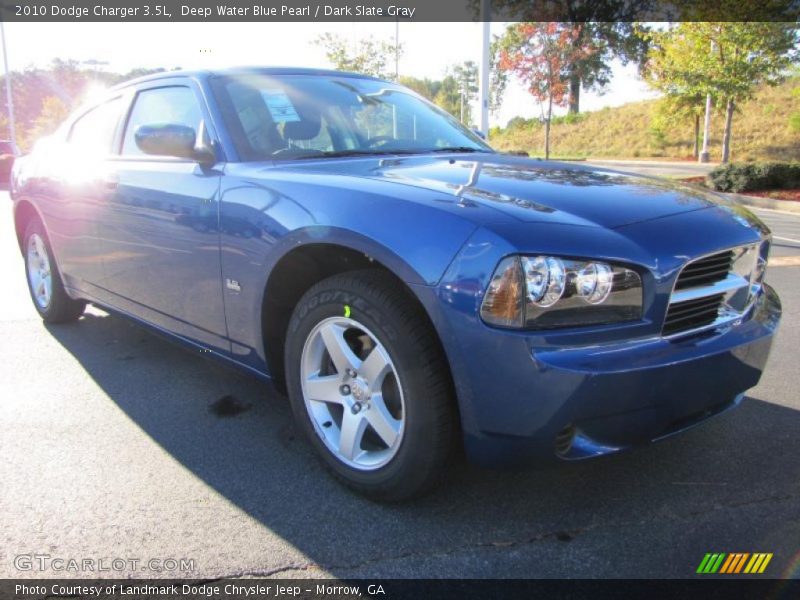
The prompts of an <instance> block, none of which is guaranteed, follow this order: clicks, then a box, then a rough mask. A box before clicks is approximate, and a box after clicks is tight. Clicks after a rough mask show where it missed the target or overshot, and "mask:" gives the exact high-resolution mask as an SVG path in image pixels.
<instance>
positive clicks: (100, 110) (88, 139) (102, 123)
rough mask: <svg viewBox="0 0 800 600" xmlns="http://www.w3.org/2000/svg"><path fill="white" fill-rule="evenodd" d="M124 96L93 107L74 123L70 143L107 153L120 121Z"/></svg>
mask: <svg viewBox="0 0 800 600" xmlns="http://www.w3.org/2000/svg"><path fill="white" fill-rule="evenodd" d="M121 111H122V98H114V99H113V100H109V101H108V102H105V103H103V104H101V105H100V106H98V107H96V108H93V109H92V110H90V111H89V112H87V113H86V114H85V115H83V116H82V117H80V118H79V119H78V120H77V121H75V123H74V124H73V125H72V129H71V130H70V133H69V143H70V144H75V145H76V146H79V147H80V149H81V150H82V151H84V152H91V153H94V154H107V153H109V152H110V151H111V143H112V142H113V140H114V133H115V132H116V129H117V123H119V117H120V112H121Z"/></svg>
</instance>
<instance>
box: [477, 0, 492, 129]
mask: <svg viewBox="0 0 800 600" xmlns="http://www.w3.org/2000/svg"><path fill="white" fill-rule="evenodd" d="M491 19H492V7H491V0H481V21H482V22H483V23H482V25H483V31H482V34H481V35H482V38H481V65H480V81H479V85H478V96H479V97H480V102H481V123H480V130H481V133H483V135H485V136H487V137H488V135H489V38H490V36H491V24H492V22H491Z"/></svg>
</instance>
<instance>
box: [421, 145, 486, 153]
mask: <svg viewBox="0 0 800 600" xmlns="http://www.w3.org/2000/svg"><path fill="white" fill-rule="evenodd" d="M428 152H489V150H484V149H483V148H476V147H475V146H446V147H444V148H432V149H430V150H428Z"/></svg>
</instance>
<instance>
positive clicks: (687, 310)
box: [664, 294, 725, 335]
mask: <svg viewBox="0 0 800 600" xmlns="http://www.w3.org/2000/svg"><path fill="white" fill-rule="evenodd" d="M724 298H725V294H715V295H713V296H704V297H703V298H697V299H696V300H686V301H684V302H675V303H674V304H670V305H669V309H668V310H667V318H666V319H664V335H673V334H676V333H679V332H681V331H690V330H692V329H697V328H699V327H705V326H706V325H711V324H712V323H714V321H716V320H717V318H718V317H719V312H720V308H721V306H722V301H723V299H724Z"/></svg>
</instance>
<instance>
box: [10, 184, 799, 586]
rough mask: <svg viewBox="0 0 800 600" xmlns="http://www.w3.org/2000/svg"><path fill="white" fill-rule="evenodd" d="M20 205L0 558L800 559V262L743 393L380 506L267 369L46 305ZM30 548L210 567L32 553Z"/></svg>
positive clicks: (339, 567)
mask: <svg viewBox="0 0 800 600" xmlns="http://www.w3.org/2000/svg"><path fill="white" fill-rule="evenodd" d="M9 205H10V202H9V201H8V199H7V196H6V195H5V194H3V196H2V197H0V209H1V210H0V268H1V269H2V279H3V281H4V285H3V288H2V289H3V298H2V310H1V311H0V357H2V363H0V398H1V399H2V400H1V401H0V456H2V460H0V577H58V576H61V575H67V576H71V577H78V576H81V575H83V576H94V575H101V576H107V577H113V576H116V577H119V576H122V577H127V576H133V577H137V576H147V575H157V576H158V575H161V576H165V575H166V576H191V577H198V578H216V577H222V576H243V575H275V576H280V577H295V576H297V577H316V576H333V577H341V578H347V577H523V578H528V577H656V578H661V577H690V576H693V574H694V572H695V570H696V568H697V566H698V564H699V562H700V560H701V559H702V558H703V556H704V554H705V553H707V552H772V553H774V558H773V560H772V562H771V564H770V565H769V568H768V569H767V571H766V573H765V574H764V575H763V576H764V577H780V576H794V577H800V453H798V451H797V450H798V433H799V432H800V394H798V389H800V374H798V373H800V369H798V359H797V356H798V354H797V348H798V347H800V321H799V320H798V317H799V316H800V267H798V266H777V265H776V266H773V267H772V268H770V270H769V271H768V276H767V279H768V281H769V282H770V283H771V284H772V285H773V286H774V287H775V288H776V289H777V290H778V292H779V294H780V295H781V297H782V300H783V305H784V318H783V323H782V328H781V330H780V332H779V335H778V337H777V341H776V344H775V346H774V349H773V355H772V357H771V362H770V364H769V367H768V370H767V372H766V374H765V376H764V378H763V379H762V382H761V384H760V385H759V386H758V387H756V388H754V389H752V390H750V392H749V393H748V397H747V399H746V400H745V401H744V402H743V404H742V406H741V407H740V408H739V409H738V410H735V411H732V412H729V413H727V414H725V415H722V416H720V417H718V418H717V419H715V420H712V421H710V422H708V423H706V424H704V425H703V426H702V427H699V428H696V429H694V430H692V431H690V432H687V433H685V434H684V435H681V436H679V437H676V438H672V439H670V440H667V441H664V442H662V443H659V444H656V445H653V446H650V447H647V448H643V449H641V450H639V451H636V452H632V453H628V454H623V455H618V456H611V457H607V458H603V459H599V460H596V461H590V462H583V463H575V464H564V465H559V466H555V467H550V468H546V469H536V470H527V471H522V472H493V471H485V470H481V469H477V468H473V467H469V466H465V465H456V466H455V467H454V468H453V469H452V470H451V471H450V473H449V474H448V477H447V480H446V481H445V482H444V485H442V486H441V487H440V488H439V489H438V490H437V491H436V492H435V493H434V494H433V495H432V496H430V497H427V498H425V499H423V500H422V501H419V502H416V503H413V504H408V505H403V506H381V505H378V504H373V503H370V502H368V501H365V500H363V499H361V498H359V497H356V496H354V495H352V494H350V493H349V492H347V491H345V490H344V489H343V488H341V487H340V486H339V485H337V484H336V483H335V482H333V481H332V480H331V479H330V478H329V477H328V476H327V475H326V474H325V472H324V471H323V469H322V468H321V467H320V466H319V464H318V463H317V461H316V460H315V457H314V456H313V455H312V453H311V451H310V449H309V448H308V447H307V446H306V445H305V443H304V442H303V441H302V440H300V439H298V438H297V436H296V434H295V431H294V429H293V426H292V422H291V418H290V412H289V408H288V405H287V403H286V401H285V399H284V398H282V397H280V396H278V395H276V394H274V393H272V392H270V391H269V390H268V389H266V388H265V387H264V386H263V384H261V383H259V382H258V381H257V380H255V379H252V378H250V377H249V376H247V375H244V374H241V373H239V372H237V371H234V370H230V369H228V368H225V367H222V366H219V365H217V364H216V363H213V362H211V361H210V360H208V359H204V358H202V357H201V356H198V355H193V354H192V353H190V352H187V351H185V350H183V349H180V348H178V347H176V346H174V345H172V344H171V343H169V342H166V341H164V340H162V339H161V338H159V337H156V336H154V335H152V334H150V333H148V332H147V331H145V330H143V329H141V328H138V327H136V326H134V325H132V324H129V323H128V322H126V321H125V320H123V319H122V318H120V317H117V316H111V315H108V314H106V313H104V312H103V311H100V310H96V309H91V310H90V312H89V313H88V314H87V315H86V317H85V318H83V319H82V320H81V321H80V322H78V323H77V324H73V325H67V326H58V327H45V326H44V325H43V324H42V323H41V321H40V320H39V319H38V317H37V316H36V314H35V311H34V310H33V308H32V307H31V306H30V300H29V297H28V295H27V291H26V288H25V282H24V274H23V266H22V260H21V258H20V256H19V253H18V252H17V251H16V248H15V241H14V238H13V229H12V225H11V216H10V206H9ZM759 214H760V215H762V216H763V217H764V219H765V220H766V221H767V222H768V223H769V224H770V226H771V227H772V228H773V230H774V232H775V235H776V239H775V248H774V256H776V257H789V258H791V257H798V256H800V216H798V215H794V216H792V215H788V214H780V213H775V212H760V213H759ZM784 263H787V264H790V263H792V261H791V260H789V261H784ZM33 554H38V555H48V556H50V557H51V559H52V558H61V559H67V560H68V559H71V558H74V559H77V560H82V559H85V558H88V559H93V560H96V561H100V560H105V561H106V563H105V564H106V565H108V564H110V560H111V559H113V558H122V559H125V560H130V559H136V560H138V561H148V560H150V559H160V560H162V561H163V560H165V559H167V558H175V559H181V558H185V559H191V560H193V561H194V567H195V570H194V572H192V573H180V572H166V573H158V572H151V571H143V570H142V567H141V566H139V567H132V566H130V563H128V565H127V566H126V567H125V568H124V569H122V570H121V571H114V570H110V571H105V572H99V573H91V572H89V573H85V572H84V573H81V572H73V571H68V572H59V571H55V570H53V569H48V570H45V571H44V572H42V571H39V570H38V568H36V563H34V565H33V567H34V568H33V569H32V570H20V569H18V568H17V567H18V566H20V564H22V566H23V567H24V566H25V564H26V563H24V562H23V563H20V562H19V559H17V557H19V556H20V555H33ZM96 564H99V562H98V563H96ZM140 564H141V563H140Z"/></svg>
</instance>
